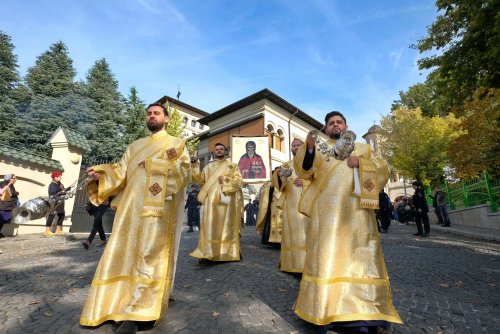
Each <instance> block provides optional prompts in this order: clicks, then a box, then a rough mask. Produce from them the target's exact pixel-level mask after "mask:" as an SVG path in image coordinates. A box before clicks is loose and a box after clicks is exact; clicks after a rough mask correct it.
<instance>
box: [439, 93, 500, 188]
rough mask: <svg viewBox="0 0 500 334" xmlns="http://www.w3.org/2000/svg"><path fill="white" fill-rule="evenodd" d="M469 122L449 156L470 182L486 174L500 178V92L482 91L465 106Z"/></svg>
mask: <svg viewBox="0 0 500 334" xmlns="http://www.w3.org/2000/svg"><path fill="white" fill-rule="evenodd" d="M464 112H465V113H466V115H467V121H466V122H463V123H462V124H461V125H460V127H459V130H460V132H461V133H462V134H461V135H460V136H459V137H458V138H456V139H455V140H453V142H452V145H451V146H450V147H451V149H450V150H449V153H448V154H449V156H450V161H451V164H452V166H453V167H454V168H455V172H456V174H457V175H458V176H459V177H460V178H464V179H470V178H473V177H476V176H479V175H480V174H481V173H483V172H484V171H487V172H489V173H490V174H491V175H493V176H496V177H498V176H500V154H499V152H500V141H499V138H500V89H493V88H491V89H488V90H485V89H479V90H477V91H476V93H475V94H474V97H473V99H472V100H470V101H467V102H466V103H465V105H464Z"/></svg>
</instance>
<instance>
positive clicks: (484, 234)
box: [431, 224, 500, 242]
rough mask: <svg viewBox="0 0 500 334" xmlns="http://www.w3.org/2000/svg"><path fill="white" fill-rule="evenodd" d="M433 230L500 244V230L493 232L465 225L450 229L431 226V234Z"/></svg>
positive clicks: (454, 226)
mask: <svg viewBox="0 0 500 334" xmlns="http://www.w3.org/2000/svg"><path fill="white" fill-rule="evenodd" d="M433 230H434V231H439V232H444V233H451V234H455V235H460V236H464V237H467V238H472V239H479V240H483V241H495V242H500V230H492V229H487V228H479V227H471V226H464V225H451V226H450V227H444V226H442V225H437V224H431V233H432V231H433Z"/></svg>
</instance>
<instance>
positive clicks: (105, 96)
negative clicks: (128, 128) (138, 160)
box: [86, 59, 126, 160]
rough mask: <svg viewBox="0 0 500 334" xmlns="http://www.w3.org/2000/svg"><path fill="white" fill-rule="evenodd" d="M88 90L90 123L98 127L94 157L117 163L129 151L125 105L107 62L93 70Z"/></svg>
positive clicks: (96, 65) (88, 82)
mask: <svg viewBox="0 0 500 334" xmlns="http://www.w3.org/2000/svg"><path fill="white" fill-rule="evenodd" d="M86 87H87V94H88V97H89V99H90V100H91V101H90V104H89V107H90V113H89V121H90V122H92V123H93V124H94V129H93V131H92V133H91V135H90V140H91V146H92V157H91V158H92V159H100V160H115V159H117V158H119V157H120V156H121V155H122V154H123V152H124V151H125V145H126V142H125V141H126V140H125V138H124V131H125V103H124V100H123V97H122V96H121V94H120V92H119V91H118V82H117V81H116V80H115V78H114V75H113V73H112V72H111V69H110V67H109V64H108V63H107V61H106V60H105V59H100V60H98V61H96V62H95V64H94V65H93V66H92V68H91V69H90V70H89V72H88V74H87V83H86Z"/></svg>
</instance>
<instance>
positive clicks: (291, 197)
mask: <svg viewBox="0 0 500 334" xmlns="http://www.w3.org/2000/svg"><path fill="white" fill-rule="evenodd" d="M286 165H287V166H288V167H290V168H292V167H293V161H290V162H287V163H286ZM297 178H298V177H297V174H296V173H295V171H293V173H292V175H291V176H289V177H287V179H286V180H284V181H282V182H281V188H280V187H279V182H278V175H277V173H273V177H272V183H273V186H274V187H275V188H276V189H280V191H281V197H280V199H279V201H278V207H280V208H281V209H282V210H283V230H282V236H281V250H280V270H282V271H286V272H293V273H301V272H303V271H304V262H305V257H306V231H307V229H308V228H309V218H308V217H307V216H305V215H303V214H301V213H300V212H299V209H298V208H299V200H300V198H301V196H302V193H303V191H304V189H306V188H307V185H308V183H309V181H306V180H303V181H302V182H303V187H297V186H296V185H294V181H295V180H296V179H297Z"/></svg>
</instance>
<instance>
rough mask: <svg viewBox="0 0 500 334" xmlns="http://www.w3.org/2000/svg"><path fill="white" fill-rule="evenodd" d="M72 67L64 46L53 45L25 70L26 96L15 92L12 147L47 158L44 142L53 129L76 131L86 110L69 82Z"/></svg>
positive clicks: (76, 87) (78, 91) (81, 93)
mask: <svg viewBox="0 0 500 334" xmlns="http://www.w3.org/2000/svg"><path fill="white" fill-rule="evenodd" d="M72 64H73V60H72V59H71V58H70V57H69V52H68V50H67V48H66V46H65V45H64V43H62V42H57V43H55V44H53V45H51V46H50V48H49V50H48V51H45V52H44V53H42V54H41V55H40V56H39V57H38V58H37V60H36V62H35V65H34V66H33V67H31V68H30V69H28V74H27V75H26V82H27V86H28V89H29V94H28V93H27V92H26V91H20V92H19V95H20V97H19V100H20V101H19V105H18V108H17V113H18V119H19V124H20V125H19V127H18V129H17V132H16V146H18V147H30V148H33V149H34V150H35V151H36V152H37V153H39V154H44V155H49V153H50V148H49V147H48V146H47V145H46V142H47V140H48V139H49V138H50V136H51V135H52V134H53V132H54V131H55V130H56V129H57V127H59V126H64V127H68V128H71V129H75V130H78V126H77V125H78V124H82V121H83V120H84V119H85V118H84V117H85V115H87V114H88V111H89V109H88V100H87V99H86V97H85V95H84V91H83V90H82V89H81V85H78V84H76V83H75V82H73V78H74V77H75V74H76V71H75V69H74V68H73V65H72ZM21 97H22V98H21Z"/></svg>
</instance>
